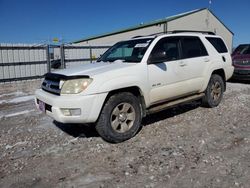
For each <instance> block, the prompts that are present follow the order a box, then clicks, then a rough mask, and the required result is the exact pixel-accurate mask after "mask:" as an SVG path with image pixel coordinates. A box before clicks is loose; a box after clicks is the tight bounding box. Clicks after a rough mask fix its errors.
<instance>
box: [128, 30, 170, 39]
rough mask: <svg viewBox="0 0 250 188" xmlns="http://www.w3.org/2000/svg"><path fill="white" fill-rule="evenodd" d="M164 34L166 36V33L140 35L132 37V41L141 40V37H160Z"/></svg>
mask: <svg viewBox="0 0 250 188" xmlns="http://www.w3.org/2000/svg"><path fill="white" fill-rule="evenodd" d="M162 34H166V32H159V33H152V34H149V35H138V36H134V37H132V39H134V38H139V37H152V36H158V35H162Z"/></svg>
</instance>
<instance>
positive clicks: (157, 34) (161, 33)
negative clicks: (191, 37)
mask: <svg viewBox="0 0 250 188" xmlns="http://www.w3.org/2000/svg"><path fill="white" fill-rule="evenodd" d="M175 33H202V34H208V35H215V33H214V32H212V31H196V30H173V31H167V32H159V33H152V34H149V35H138V36H134V37H132V39H134V38H139V37H150V36H156V37H157V36H159V35H163V34H175Z"/></svg>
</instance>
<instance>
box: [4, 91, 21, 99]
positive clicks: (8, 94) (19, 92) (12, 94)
mask: <svg viewBox="0 0 250 188" xmlns="http://www.w3.org/2000/svg"><path fill="white" fill-rule="evenodd" d="M23 95H25V93H24V92H22V91H17V92H12V93H4V94H1V95H0V98H3V97H8V96H17V97H18V96H23Z"/></svg>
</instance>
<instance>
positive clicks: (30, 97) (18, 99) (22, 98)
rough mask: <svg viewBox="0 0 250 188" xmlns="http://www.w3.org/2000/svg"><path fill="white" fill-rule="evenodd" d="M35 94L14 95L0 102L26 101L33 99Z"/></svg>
mask: <svg viewBox="0 0 250 188" xmlns="http://www.w3.org/2000/svg"><path fill="white" fill-rule="evenodd" d="M34 99H35V96H34V95H28V96H23V97H16V98H13V99H7V100H0V104H3V103H20V102H26V101H30V100H34Z"/></svg>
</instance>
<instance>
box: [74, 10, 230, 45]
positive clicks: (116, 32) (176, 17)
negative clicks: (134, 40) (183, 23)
mask: <svg viewBox="0 0 250 188" xmlns="http://www.w3.org/2000/svg"><path fill="white" fill-rule="evenodd" d="M203 10H208V11H209V12H211V11H210V10H209V9H207V8H202V9H196V10H192V11H189V12H184V13H181V14H177V15H174V16H169V17H166V18H163V19H158V20H154V21H152V22H148V23H142V24H140V25H136V26H133V27H129V28H126V29H122V30H118V31H114V32H109V33H104V34H101V35H95V36H90V37H86V38H83V39H80V40H76V41H73V42H72V43H79V42H84V41H88V40H93V39H97V38H102V37H107V36H111V35H115V34H120V33H125V32H128V31H133V30H137V29H142V28H145V27H149V26H153V25H158V24H163V23H166V22H170V21H172V20H176V19H178V18H181V17H184V16H188V15H190V14H194V13H197V12H200V11H203ZM211 14H213V13H212V12H211ZM213 15H214V14H213ZM214 16H215V15H214ZM215 17H216V18H217V19H218V17H217V16H215ZM218 20H219V19H218ZM219 21H220V20H219ZM220 22H221V23H222V24H223V22H222V21H220ZM223 25H224V26H225V24H223ZM225 27H226V28H227V30H228V31H230V29H228V27H227V26H225ZM230 32H231V33H232V34H233V32H232V31H230Z"/></svg>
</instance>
